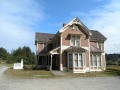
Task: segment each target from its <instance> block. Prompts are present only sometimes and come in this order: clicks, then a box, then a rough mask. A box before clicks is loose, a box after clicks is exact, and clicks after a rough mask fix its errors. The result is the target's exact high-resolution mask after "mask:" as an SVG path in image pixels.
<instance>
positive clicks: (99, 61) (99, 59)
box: [98, 55, 101, 66]
mask: <svg viewBox="0 0 120 90" xmlns="http://www.w3.org/2000/svg"><path fill="white" fill-rule="evenodd" d="M98 66H101V57H100V55H98Z"/></svg>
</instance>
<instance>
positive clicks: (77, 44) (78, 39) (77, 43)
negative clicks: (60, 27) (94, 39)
mask: <svg viewBox="0 0 120 90" xmlns="http://www.w3.org/2000/svg"><path fill="white" fill-rule="evenodd" d="M76 46H80V37H79V36H76Z"/></svg>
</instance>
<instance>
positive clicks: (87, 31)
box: [59, 17, 92, 36]
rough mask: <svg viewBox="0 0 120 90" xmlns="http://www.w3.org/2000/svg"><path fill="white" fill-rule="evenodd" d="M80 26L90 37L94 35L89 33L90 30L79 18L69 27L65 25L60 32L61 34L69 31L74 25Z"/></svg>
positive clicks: (71, 22)
mask: <svg viewBox="0 0 120 90" xmlns="http://www.w3.org/2000/svg"><path fill="white" fill-rule="evenodd" d="M74 24H76V25H78V26H79V27H81V28H82V29H83V30H84V31H85V32H86V33H87V34H88V35H89V36H90V35H92V34H91V32H90V31H89V29H88V28H87V27H86V26H85V25H84V24H83V23H82V22H81V21H80V20H79V19H78V18H77V17H75V18H74V19H73V20H71V21H70V22H69V23H68V24H67V25H65V26H64V27H62V28H61V29H60V30H59V33H62V32H64V31H65V30H67V29H68V28H69V27H70V26H72V25H74Z"/></svg>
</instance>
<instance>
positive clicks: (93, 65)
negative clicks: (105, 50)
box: [90, 54, 102, 68]
mask: <svg viewBox="0 0 120 90" xmlns="http://www.w3.org/2000/svg"><path fill="white" fill-rule="evenodd" d="M94 55H95V56H96V58H97V66H95V64H94V60H93V56H94ZM98 56H99V57H100V66H98ZM90 57H92V65H91V58H90V67H97V68H98V67H101V66H102V63H101V61H102V58H101V54H92V55H90Z"/></svg>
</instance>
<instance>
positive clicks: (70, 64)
mask: <svg viewBox="0 0 120 90" xmlns="http://www.w3.org/2000/svg"><path fill="white" fill-rule="evenodd" d="M72 66H73V64H72V54H69V67H72Z"/></svg>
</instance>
